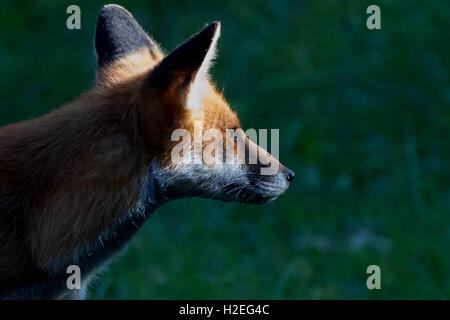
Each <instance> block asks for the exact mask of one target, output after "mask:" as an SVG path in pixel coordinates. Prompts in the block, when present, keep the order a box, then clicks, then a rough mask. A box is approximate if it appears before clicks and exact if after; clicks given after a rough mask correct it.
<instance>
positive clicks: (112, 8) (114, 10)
mask: <svg viewBox="0 0 450 320" xmlns="http://www.w3.org/2000/svg"><path fill="white" fill-rule="evenodd" d="M110 14H116V15H124V16H131V13H130V12H129V11H128V10H127V9H125V8H124V7H122V6H119V5H118V4H106V5H104V6H103V8H102V9H101V10H100V13H99V16H105V15H106V16H108V15H110Z"/></svg>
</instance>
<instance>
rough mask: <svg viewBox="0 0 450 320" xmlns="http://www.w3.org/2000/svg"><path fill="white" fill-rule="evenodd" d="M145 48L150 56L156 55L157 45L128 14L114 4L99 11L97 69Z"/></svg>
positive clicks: (96, 35)
mask: <svg viewBox="0 0 450 320" xmlns="http://www.w3.org/2000/svg"><path fill="white" fill-rule="evenodd" d="M145 48H147V49H148V50H149V51H150V54H152V55H154V56H155V55H158V52H159V48H158V45H157V44H156V43H155V42H154V41H153V40H152V39H151V38H150V37H149V36H148V35H147V34H146V33H145V32H144V30H142V28H141V27H140V26H139V24H138V23H137V21H136V20H135V19H134V17H133V16H132V15H131V13H130V12H128V11H127V10H126V9H125V8H123V7H121V6H118V5H115V4H108V5H106V6H104V7H103V8H102V9H101V10H100V13H99V15H98V20H97V29H96V31H95V49H96V53H97V62H98V67H99V68H102V67H104V66H106V65H108V64H111V63H114V62H115V61H116V60H118V59H120V58H122V57H124V56H126V55H128V54H130V53H133V52H135V51H138V50H140V49H145Z"/></svg>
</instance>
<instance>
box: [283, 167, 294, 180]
mask: <svg viewBox="0 0 450 320" xmlns="http://www.w3.org/2000/svg"><path fill="white" fill-rule="evenodd" d="M284 176H285V177H286V180H287V181H289V183H291V182H292V181H294V177H295V173H294V171H292V170H291V169H288V168H285V169H284Z"/></svg>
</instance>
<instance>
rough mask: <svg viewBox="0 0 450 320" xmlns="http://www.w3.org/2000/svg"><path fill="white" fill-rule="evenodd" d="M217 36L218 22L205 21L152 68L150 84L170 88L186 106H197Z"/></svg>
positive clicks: (205, 84) (205, 86)
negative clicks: (195, 31) (196, 30)
mask: <svg viewBox="0 0 450 320" xmlns="http://www.w3.org/2000/svg"><path fill="white" fill-rule="evenodd" d="M219 36H220V22H213V23H211V24H209V25H207V26H206V27H205V28H203V29H202V30H201V31H200V32H199V33H197V34H195V35H193V36H192V37H191V38H190V39H189V40H188V41H186V42H185V43H183V44H182V45H180V46H179V47H177V48H176V49H175V50H174V51H172V52H171V53H170V54H169V55H168V56H166V57H165V58H164V59H163V60H162V61H161V62H160V64H159V65H157V66H156V67H155V68H154V69H153V70H152V72H151V73H150V76H149V80H150V84H151V85H152V86H153V87H158V88H160V89H167V90H168V89H173V90H174V92H175V93H176V94H179V95H180V98H181V99H182V102H183V104H184V105H185V106H186V107H188V108H190V109H195V108H196V107H198V106H199V105H200V100H201V97H202V96H203V93H204V90H206V89H207V86H208V83H207V79H208V69H209V67H210V65H211V62H212V60H213V59H214V56H215V52H216V46H217V40H218V39H219Z"/></svg>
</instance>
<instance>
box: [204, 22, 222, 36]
mask: <svg viewBox="0 0 450 320" xmlns="http://www.w3.org/2000/svg"><path fill="white" fill-rule="evenodd" d="M205 29H211V31H212V32H213V33H216V31H218V30H220V21H213V22H211V23H210V24H208V25H207V26H206V28H205Z"/></svg>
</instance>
